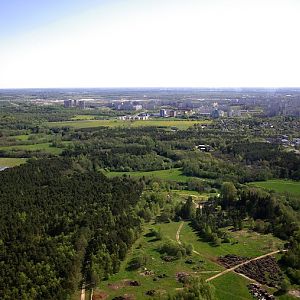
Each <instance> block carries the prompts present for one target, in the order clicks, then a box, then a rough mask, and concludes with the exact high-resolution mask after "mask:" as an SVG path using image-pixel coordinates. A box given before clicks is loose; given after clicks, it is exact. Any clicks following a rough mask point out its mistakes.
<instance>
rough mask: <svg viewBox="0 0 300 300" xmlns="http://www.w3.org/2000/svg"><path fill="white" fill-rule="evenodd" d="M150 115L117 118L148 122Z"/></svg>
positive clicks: (142, 114)
mask: <svg viewBox="0 0 300 300" xmlns="http://www.w3.org/2000/svg"><path fill="white" fill-rule="evenodd" d="M149 117H150V115H149V114H147V113H141V114H137V115H127V116H121V117H118V119H119V120H123V121H124V120H144V121H145V120H149Z"/></svg>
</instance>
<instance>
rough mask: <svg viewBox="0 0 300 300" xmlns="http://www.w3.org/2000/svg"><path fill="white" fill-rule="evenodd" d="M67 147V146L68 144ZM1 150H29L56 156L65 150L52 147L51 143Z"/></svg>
mask: <svg viewBox="0 0 300 300" xmlns="http://www.w3.org/2000/svg"><path fill="white" fill-rule="evenodd" d="M66 145H67V144H66ZM0 150H4V151H5V150H6V151H9V150H27V151H42V152H47V153H51V154H54V155H59V154H60V153H61V152H62V151H63V149H62V148H56V147H51V143H42V144H32V145H15V146H2V147H0Z"/></svg>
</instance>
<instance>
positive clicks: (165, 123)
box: [47, 119, 211, 130]
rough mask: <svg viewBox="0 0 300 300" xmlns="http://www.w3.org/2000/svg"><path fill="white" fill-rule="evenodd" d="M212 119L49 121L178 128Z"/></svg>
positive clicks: (51, 124) (81, 125) (71, 124)
mask: <svg viewBox="0 0 300 300" xmlns="http://www.w3.org/2000/svg"><path fill="white" fill-rule="evenodd" d="M208 123H211V121H202V120H194V121H193V120H162V119H158V120H146V121H141V120H137V121H127V120H125V121H123V120H116V119H110V120H86V119H84V120H74V121H64V122H48V123H47V125H48V126H49V127H67V126H69V127H73V128H90V127H100V126H108V127H142V126H154V127H177V128H178V129H182V130H184V129H187V128H188V127H190V126H193V125H194V124H208Z"/></svg>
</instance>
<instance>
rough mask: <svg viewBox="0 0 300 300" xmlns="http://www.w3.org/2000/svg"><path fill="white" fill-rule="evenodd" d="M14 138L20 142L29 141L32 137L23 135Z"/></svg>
mask: <svg viewBox="0 0 300 300" xmlns="http://www.w3.org/2000/svg"><path fill="white" fill-rule="evenodd" d="M12 137H13V138H14V139H16V140H18V141H28V139H29V137H30V135H29V134H21V135H14V136H12Z"/></svg>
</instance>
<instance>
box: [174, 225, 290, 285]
mask: <svg viewBox="0 0 300 300" xmlns="http://www.w3.org/2000/svg"><path fill="white" fill-rule="evenodd" d="M183 225H184V222H181V223H180V225H179V227H178V229H177V232H176V241H177V243H178V244H179V245H181V241H180V232H181V229H182V227H183ZM286 251H287V250H276V251H273V252H269V253H267V254H263V255H261V256H258V257H255V258H252V259H249V260H247V261H245V262H243V263H240V264H238V265H236V266H234V267H232V268H229V269H226V270H224V271H221V272H220V273H218V274H216V275H214V276H212V277H210V278H207V279H206V280H205V281H206V282H209V281H211V280H213V279H215V278H218V277H220V276H222V275H224V274H227V273H229V272H231V271H234V270H235V269H237V268H239V267H241V266H243V265H246V264H248V263H250V262H251V261H255V260H259V259H261V258H264V257H267V256H270V255H274V254H276V253H279V252H286ZM193 253H195V254H198V255H200V253H199V252H198V251H196V250H193ZM209 272H215V271H209ZM217 272H218V271H217ZM237 274H238V275H240V276H243V277H244V278H247V279H248V280H251V281H253V282H256V281H255V280H254V279H251V278H249V277H248V276H246V275H244V274H241V273H237Z"/></svg>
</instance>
